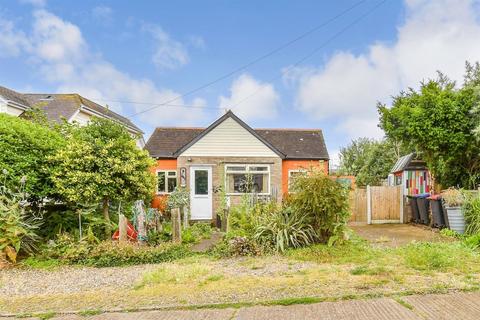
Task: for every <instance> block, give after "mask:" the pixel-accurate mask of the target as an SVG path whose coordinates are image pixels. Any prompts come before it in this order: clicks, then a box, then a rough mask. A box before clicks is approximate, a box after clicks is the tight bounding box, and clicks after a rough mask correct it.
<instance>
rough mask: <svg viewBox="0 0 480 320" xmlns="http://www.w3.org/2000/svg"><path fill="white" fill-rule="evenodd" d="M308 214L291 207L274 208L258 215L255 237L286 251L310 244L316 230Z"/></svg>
mask: <svg viewBox="0 0 480 320" xmlns="http://www.w3.org/2000/svg"><path fill="white" fill-rule="evenodd" d="M306 219H307V218H306V216H305V215H302V214H300V213H298V212H295V211H293V210H292V209H291V208H288V207H286V208H281V209H280V210H278V209H277V210H273V211H271V212H267V213H264V214H262V215H260V216H258V217H256V219H255V220H256V228H255V229H256V230H255V235H254V239H255V240H256V241H257V242H258V243H259V244H261V245H262V246H264V247H266V248H273V249H274V250H275V251H277V252H284V251H285V250H286V249H287V248H298V247H303V246H307V245H310V244H311V243H313V242H314V240H315V236H316V235H315V230H314V229H313V227H312V226H311V225H310V224H308V223H307V221H306Z"/></svg>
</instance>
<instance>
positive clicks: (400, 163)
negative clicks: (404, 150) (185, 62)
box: [390, 153, 427, 173]
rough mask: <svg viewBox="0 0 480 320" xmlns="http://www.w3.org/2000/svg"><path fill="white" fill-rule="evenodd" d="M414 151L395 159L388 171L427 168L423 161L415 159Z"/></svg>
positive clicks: (395, 171)
mask: <svg viewBox="0 0 480 320" xmlns="http://www.w3.org/2000/svg"><path fill="white" fill-rule="evenodd" d="M416 157H417V156H416V154H415V153H410V154H407V155H405V156H403V157H401V158H399V159H398V160H397V162H396V163H395V165H394V166H393V168H392V170H391V171H390V173H397V172H401V171H405V170H427V166H426V163H425V161H423V160H420V159H417V158H416Z"/></svg>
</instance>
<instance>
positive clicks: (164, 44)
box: [144, 25, 190, 69]
mask: <svg viewBox="0 0 480 320" xmlns="http://www.w3.org/2000/svg"><path fill="white" fill-rule="evenodd" d="M144 30H145V31H148V32H149V33H150V34H151V35H152V37H153V38H154V39H155V46H156V47H155V53H154V54H153V56H152V61H153V63H154V64H155V66H157V68H159V69H176V68H178V67H181V66H183V65H185V64H187V63H188V62H189V61H190V58H189V56H188V52H187V50H186V48H185V46H184V45H183V44H182V43H181V42H179V41H176V40H174V39H172V38H171V37H170V35H169V34H168V33H166V32H165V31H164V30H163V29H162V28H160V27H159V26H156V25H146V26H144Z"/></svg>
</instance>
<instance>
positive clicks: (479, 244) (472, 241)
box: [463, 233, 480, 249]
mask: <svg viewBox="0 0 480 320" xmlns="http://www.w3.org/2000/svg"><path fill="white" fill-rule="evenodd" d="M463 242H464V243H465V245H466V246H467V247H469V248H472V249H478V248H480V233H477V234H475V235H473V236H469V237H466V238H465V239H464V240H463Z"/></svg>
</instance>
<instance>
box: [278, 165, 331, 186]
mask: <svg viewBox="0 0 480 320" xmlns="http://www.w3.org/2000/svg"><path fill="white" fill-rule="evenodd" d="M310 168H320V169H322V170H323V171H324V172H325V174H328V161H327V160H283V161H282V193H288V172H289V171H290V170H300V169H306V170H308V169H310Z"/></svg>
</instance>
